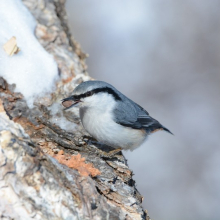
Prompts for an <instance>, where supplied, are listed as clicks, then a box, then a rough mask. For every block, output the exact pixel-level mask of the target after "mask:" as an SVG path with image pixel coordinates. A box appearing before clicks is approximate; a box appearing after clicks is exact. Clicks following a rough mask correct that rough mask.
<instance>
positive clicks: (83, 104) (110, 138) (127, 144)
mask: <svg viewBox="0 0 220 220" xmlns="http://www.w3.org/2000/svg"><path fill="white" fill-rule="evenodd" d="M62 105H63V106H64V107H65V110H70V111H71V109H72V108H73V107H74V106H79V116H80V120H81V122H82V125H83V127H84V129H85V130H86V131H87V132H88V133H89V134H90V135H91V136H92V137H93V138H95V139H96V140H97V141H98V142H99V143H102V144H105V145H108V146H111V147H113V148H114V150H112V151H111V152H109V155H111V156H112V155H114V154H116V153H117V152H119V151H121V150H131V151H132V150H134V149H136V148H137V147H139V146H140V145H142V144H143V142H144V141H145V140H146V139H147V137H148V136H149V135H150V134H152V133H154V132H156V131H159V130H164V131H166V132H169V133H170V134H172V132H171V131H170V130H168V129H167V128H166V127H164V126H163V125H162V124H160V122H159V121H157V120H156V119H154V118H152V117H151V116H150V115H149V113H148V112H147V111H146V110H145V109H144V108H142V107H141V106H140V105H138V104H137V103H135V102H134V101H132V100H131V99H129V98H128V97H126V96H125V95H124V94H122V93H121V92H120V91H118V90H117V89H116V88H115V87H113V86H112V85H110V84H109V83H106V82H104V81H97V80H89V81H85V82H82V83H81V84H79V85H78V86H77V87H76V88H75V89H74V91H73V92H72V93H71V96H70V97H67V98H64V99H63V100H62Z"/></svg>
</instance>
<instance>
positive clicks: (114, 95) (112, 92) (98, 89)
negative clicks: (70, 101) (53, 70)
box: [73, 87, 121, 101]
mask: <svg viewBox="0 0 220 220" xmlns="http://www.w3.org/2000/svg"><path fill="white" fill-rule="evenodd" d="M100 92H105V93H108V94H111V95H112V96H113V97H114V99H115V100H116V101H121V98H120V96H119V95H118V94H117V93H116V92H115V91H114V90H113V89H112V88H109V87H103V88H97V89H93V90H91V91H88V92H86V93H83V94H81V95H74V96H73V97H74V99H76V100H79V99H81V98H86V97H89V96H92V95H93V94H97V93H100Z"/></svg>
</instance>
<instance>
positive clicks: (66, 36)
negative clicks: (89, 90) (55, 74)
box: [0, 0, 149, 219]
mask: <svg viewBox="0 0 220 220" xmlns="http://www.w3.org/2000/svg"><path fill="white" fill-rule="evenodd" d="M23 3H24V4H25V5H26V6H27V8H28V9H29V10H30V12H31V13H32V14H33V16H34V17H35V18H36V20H37V23H38V24H37V27H36V37H37V38H38V40H39V42H40V43H41V44H42V45H43V47H44V48H45V49H46V50H47V51H48V52H49V53H50V54H52V55H53V56H54V59H55V60H56V62H57V64H58V67H59V75H60V80H59V81H58V82H57V85H56V91H54V93H53V94H51V97H44V98H41V100H37V101H36V103H35V106H36V107H34V108H33V109H29V108H28V106H27V104H26V101H25V100H24V98H23V96H22V94H19V93H16V92H14V87H15V85H9V84H8V83H7V82H6V81H5V80H4V79H3V78H0V217H1V219H149V217H148V216H147V213H146V211H144V210H143V208H142V205H141V203H142V199H143V198H142V196H141V195H140V194H139V192H138V191H137V189H136V187H135V181H134V180H133V179H132V171H131V170H129V168H128V166H127V163H126V159H125V158H124V156H123V155H122V154H118V155H116V156H115V157H114V158H111V159H108V158H105V157H103V156H101V155H102V151H101V149H100V147H99V146H96V145H95V144H94V143H93V142H91V141H89V140H88V138H85V137H83V136H84V135H85V134H86V132H85V131H84V130H83V128H82V127H81V125H80V123H79V118H78V115H77V110H76V115H70V114H68V113H67V112H63V111H62V107H61V106H60V111H59V113H56V114H54V113H53V114H52V112H51V108H50V106H51V105H54V104H56V103H60V100H61V99H62V98H63V97H66V96H68V95H69V94H70V93H71V91H72V90H73V89H74V87H75V86H76V85H77V84H78V83H80V82H82V81H83V80H85V79H88V78H89V76H88V74H87V72H86V65H85V62H84V59H85V58H86V55H85V54H84V53H83V52H82V51H81V49H80V47H79V45H78V44H77V43H76V42H75V41H74V39H73V38H72V36H71V34H70V32H69V29H68V25H67V16H66V12H65V8H64V3H65V1H63V0H54V1H52V0H38V1H36V0H23ZM57 105H58V106H59V104H57ZM60 117H65V118H66V119H67V120H70V121H72V122H73V123H76V129H75V130H74V132H72V133H70V132H67V131H66V130H62V129H61V128H60V127H59V126H56V125H55V124H53V123H52V122H53V121H54V120H56V119H59V118H60ZM61 150H62V153H58V152H61ZM104 150H106V151H108V150H109V149H107V147H106V148H105V149H104ZM57 153H58V154H57ZM78 153H80V155H82V157H84V158H85V162H84V164H87V163H91V164H93V166H91V169H98V170H99V171H100V172H101V174H100V175H98V176H95V175H94V176H95V177H91V176H87V175H86V174H91V175H92V172H93V171H91V172H90V171H88V169H87V168H85V167H86V166H85V167H83V168H82V167H78V169H77V170H76V169H71V168H69V167H68V166H65V165H62V164H60V163H59V162H58V161H57V160H56V159H54V155H56V158H59V156H60V157H62V156H63V157H64V156H65V157H66V158H68V157H69V158H71V155H77V154H78ZM63 154H64V155H63ZM83 161H84V160H82V163H83Z"/></svg>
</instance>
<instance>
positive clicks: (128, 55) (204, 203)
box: [66, 0, 220, 220]
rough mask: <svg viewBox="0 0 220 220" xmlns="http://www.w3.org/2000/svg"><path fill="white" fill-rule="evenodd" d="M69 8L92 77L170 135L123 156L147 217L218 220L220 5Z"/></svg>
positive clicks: (136, 0) (83, 4)
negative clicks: (120, 94)
mask: <svg viewBox="0 0 220 220" xmlns="http://www.w3.org/2000/svg"><path fill="white" fill-rule="evenodd" d="M66 9H67V12H68V16H69V21H70V26H71V30H72V33H73V36H74V37H75V39H76V40H77V41H78V42H79V43H80V44H81V45H82V48H83V50H84V51H85V52H87V53H89V55H90V57H89V58H88V59H87V64H88V72H89V74H90V76H91V77H93V78H96V79H98V80H103V81H106V82H108V83H110V84H112V85H114V86H115V87H116V88H117V89H119V90H120V91H121V92H123V93H124V94H125V95H127V96H128V97H130V98H131V99H132V100H134V101H135V102H137V103H138V104H140V105H141V106H143V107H144V108H145V109H146V110H147V111H148V112H149V113H150V115H151V116H152V117H155V118H156V119H158V120H159V121H160V122H161V123H162V124H163V125H164V126H166V127H167V128H169V129H170V130H171V131H172V132H173V133H174V136H172V135H170V134H168V133H166V132H161V131H160V132H157V133H155V134H153V135H152V136H150V138H149V139H148V141H147V142H146V143H145V144H144V145H143V146H141V147H140V148H138V149H137V150H135V151H133V152H124V153H125V155H126V157H127V159H128V163H129V167H130V168H131V169H132V170H133V171H134V173H135V176H134V179H135V180H136V183H137V188H138V190H139V191H140V192H141V194H142V195H143V196H144V202H143V205H144V208H145V209H147V210H148V212H149V215H150V216H151V218H152V219H155V220H185V219H188V220H191V219H192V220H195V219H200V220H203V219H204V220H206V219H207V220H210V219H212V220H215V219H216V220H217V219H220V217H219V216H220V146H219V145H220V129H219V126H220V97H219V96H220V12H219V9H220V1H219V0H212V1H207V0H185V1H180V0H175V1H171V0H166V1H162V0H157V1H155V0H148V1H146V0H120V1H118V0H112V1H100V0H93V1H85V0H80V1H78V0H69V1H67V4H66Z"/></svg>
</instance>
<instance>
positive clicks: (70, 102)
mask: <svg viewBox="0 0 220 220" xmlns="http://www.w3.org/2000/svg"><path fill="white" fill-rule="evenodd" d="M74 103H75V102H74V101H73V100H68V101H63V102H62V105H63V106H64V107H65V108H69V107H70V106H71V105H73V104H74Z"/></svg>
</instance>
